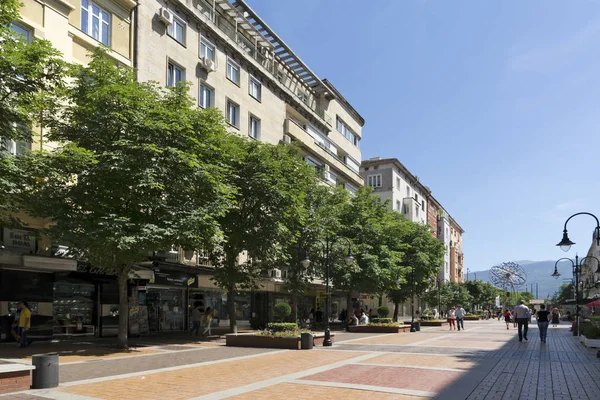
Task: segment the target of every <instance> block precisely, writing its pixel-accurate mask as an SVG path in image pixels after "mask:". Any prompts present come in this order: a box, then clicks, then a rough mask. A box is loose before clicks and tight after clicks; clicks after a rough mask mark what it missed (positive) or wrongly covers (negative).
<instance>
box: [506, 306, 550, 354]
mask: <svg viewBox="0 0 600 400" xmlns="http://www.w3.org/2000/svg"><path fill="white" fill-rule="evenodd" d="M503 315H504V322H505V323H506V329H510V324H511V323H513V325H514V326H515V327H516V328H517V332H518V336H519V342H522V341H523V339H524V340H525V341H527V340H528V339H527V333H528V331H529V323H530V322H531V320H532V317H533V316H534V315H535V319H536V322H537V325H538V329H539V334H540V340H541V341H542V343H546V339H547V336H548V326H549V325H550V323H552V326H554V327H556V326H557V325H558V324H559V323H560V313H559V312H558V309H557V308H554V309H553V310H552V311H548V310H546V305H545V304H542V305H540V310H539V311H537V312H535V310H534V311H532V310H530V309H529V307H527V306H526V305H525V302H524V301H523V300H521V301H520V302H519V305H517V306H516V307H515V309H514V310H513V312H512V313H511V312H510V310H505V311H504V314H503Z"/></svg>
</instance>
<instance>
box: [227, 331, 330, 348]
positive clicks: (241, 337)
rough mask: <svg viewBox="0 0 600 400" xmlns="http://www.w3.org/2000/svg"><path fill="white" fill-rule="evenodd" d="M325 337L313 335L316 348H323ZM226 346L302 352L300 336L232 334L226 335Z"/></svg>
mask: <svg viewBox="0 0 600 400" xmlns="http://www.w3.org/2000/svg"><path fill="white" fill-rule="evenodd" d="M334 336H335V335H334V334H331V341H332V342H333V341H334ZM323 340H325V335H324V334H322V333H320V334H317V335H313V343H314V345H315V346H323ZM225 346H233V347H258V348H263V349H290V350H300V336H297V337H271V336H259V335H256V334H254V333H238V334H237V335H236V334H233V333H230V334H228V335H225Z"/></svg>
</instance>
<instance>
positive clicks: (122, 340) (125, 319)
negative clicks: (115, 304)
mask: <svg viewBox="0 0 600 400" xmlns="http://www.w3.org/2000/svg"><path fill="white" fill-rule="evenodd" d="M128 279H129V268H123V270H122V271H120V272H119V276H118V283H119V330H118V333H117V345H118V347H119V348H122V349H126V348H127V331H128V327H129V299H128V298H127V280H128Z"/></svg>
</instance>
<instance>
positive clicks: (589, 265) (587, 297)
mask: <svg viewBox="0 0 600 400" xmlns="http://www.w3.org/2000/svg"><path fill="white" fill-rule="evenodd" d="M594 257H595V258H594ZM598 260H600V246H598V244H597V241H596V232H595V231H594V234H593V236H592V244H591V245H590V248H589V250H588V252H587V254H586V259H585V260H584V263H583V267H582V268H581V279H580V281H581V284H582V287H583V292H582V293H583V295H582V297H583V300H584V303H585V304H587V303H590V302H592V301H594V300H597V299H598V298H600V265H599V263H598ZM583 311H584V315H587V312H589V313H590V314H593V315H598V314H600V307H583Z"/></svg>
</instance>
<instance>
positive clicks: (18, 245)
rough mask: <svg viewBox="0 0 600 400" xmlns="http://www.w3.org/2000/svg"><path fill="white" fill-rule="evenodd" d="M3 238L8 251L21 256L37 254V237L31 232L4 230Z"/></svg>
mask: <svg viewBox="0 0 600 400" xmlns="http://www.w3.org/2000/svg"><path fill="white" fill-rule="evenodd" d="M2 237H3V245H4V247H5V248H6V249H7V250H8V251H11V252H14V253H19V254H33V253H35V236H33V232H31V231H27V230H25V229H8V228H4V230H3V232H2Z"/></svg>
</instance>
